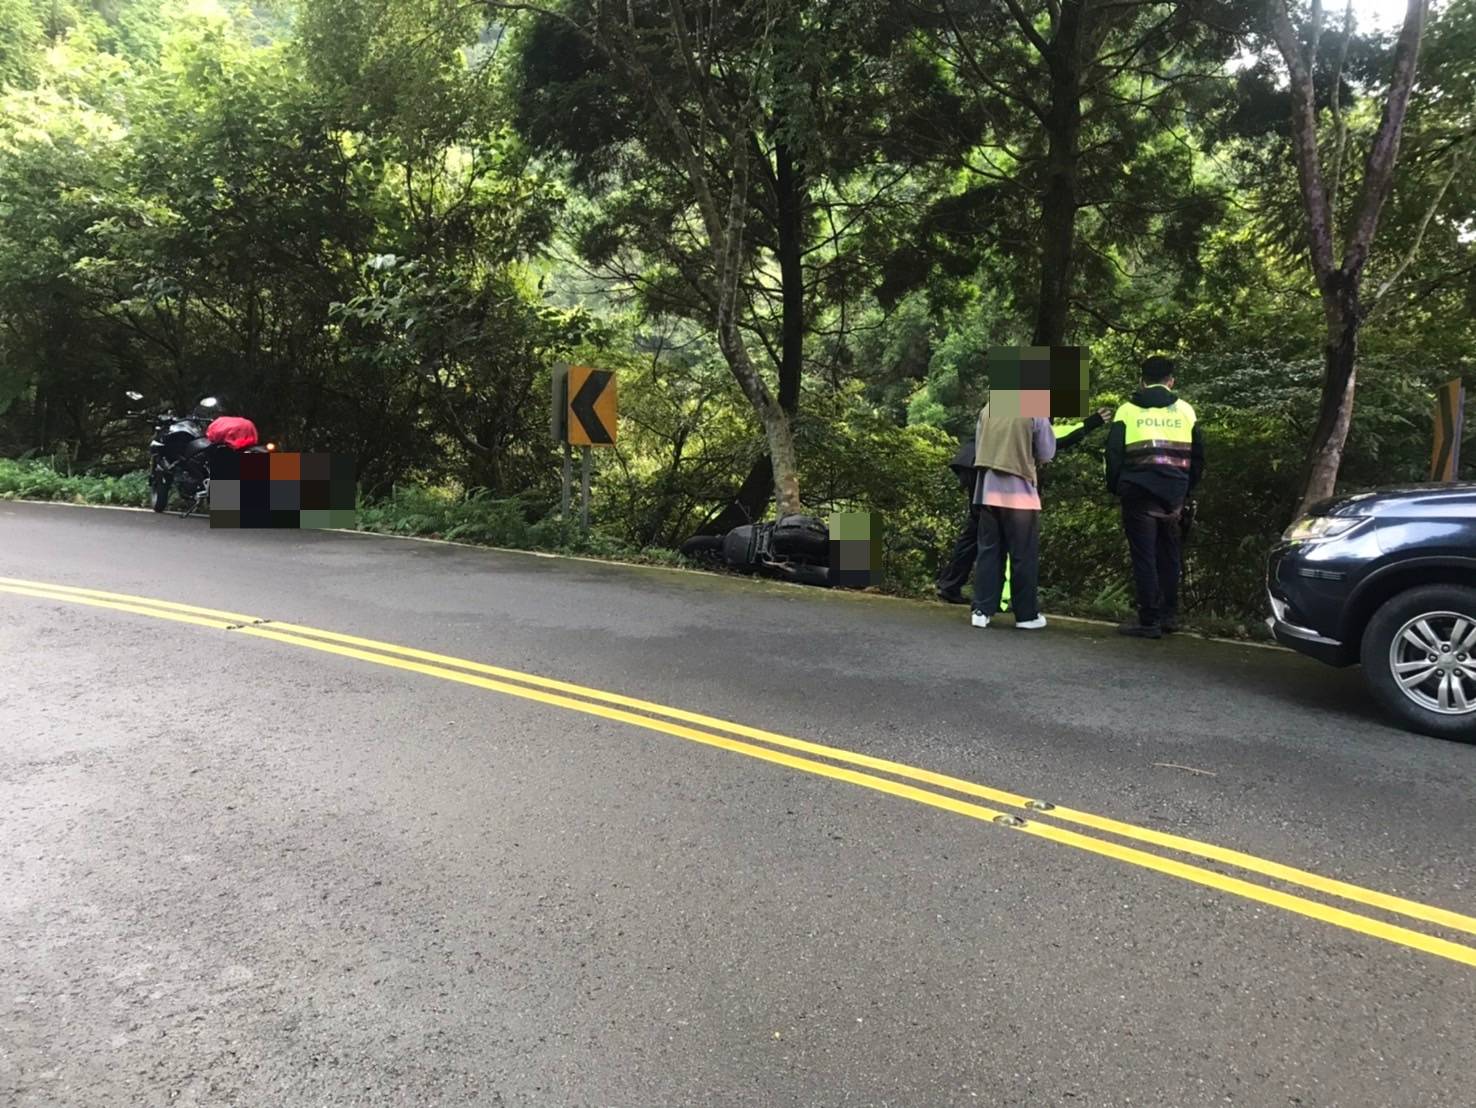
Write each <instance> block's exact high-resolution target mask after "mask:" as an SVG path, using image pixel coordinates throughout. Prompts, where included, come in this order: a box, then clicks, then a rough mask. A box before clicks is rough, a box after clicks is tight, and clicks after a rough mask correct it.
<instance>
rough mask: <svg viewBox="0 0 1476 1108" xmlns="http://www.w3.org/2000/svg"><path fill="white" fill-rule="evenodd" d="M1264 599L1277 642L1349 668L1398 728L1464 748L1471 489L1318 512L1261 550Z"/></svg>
mask: <svg viewBox="0 0 1476 1108" xmlns="http://www.w3.org/2000/svg"><path fill="white" fill-rule="evenodd" d="M1266 588H1267V591H1268V592H1269V593H1270V595H1271V612H1272V615H1271V618H1270V619H1269V620H1268V621H1267V622H1268V623H1269V624H1270V627H1271V631H1272V633H1273V634H1274V635H1275V636H1276V638H1277V641H1279V642H1281V643H1283V644H1285V645H1286V646H1289V647H1291V648H1292V649H1294V650H1299V651H1301V652H1302V653H1303V654H1308V655H1311V656H1312V657H1314V658H1317V659H1320V660H1321V661H1324V662H1327V663H1329V664H1331V665H1335V666H1347V665H1352V664H1354V663H1356V662H1361V663H1362V664H1363V669H1364V673H1365V674H1366V676H1367V679H1368V685H1369V688H1370V690H1371V691H1372V692H1373V695H1374V698H1375V699H1376V700H1377V701H1378V702H1379V704H1380V705H1381V706H1382V707H1383V708H1384V709H1385V710H1386V711H1387V712H1388V713H1389V714H1390V715H1392V716H1393V717H1395V718H1396V719H1397V720H1398V721H1399V722H1400V723H1402V724H1403V725H1404V726H1406V727H1408V728H1410V729H1412V730H1415V731H1420V732H1423V733H1425V734H1427V735H1436V736H1439V737H1441V738H1447V739H1460V740H1463V741H1466V742H1473V741H1476V484H1457V485H1417V486H1410V487H1406V488H1396V489H1381V490H1379V491H1378V492H1366V493H1358V494H1356V495H1353V496H1342V497H1337V498H1335V499H1333V500H1327V501H1324V502H1322V503H1321V504H1318V505H1316V506H1314V507H1313V508H1312V510H1311V511H1310V512H1309V513H1308V515H1307V516H1306V517H1304V518H1303V519H1300V520H1298V521H1297V522H1296V523H1294V524H1292V526H1291V527H1289V528H1287V530H1286V533H1285V534H1284V535H1283V536H1282V540H1281V542H1280V543H1278V544H1277V545H1276V547H1275V549H1273V550H1272V551H1271V557H1270V561H1269V564H1268V566H1267V571H1266Z"/></svg>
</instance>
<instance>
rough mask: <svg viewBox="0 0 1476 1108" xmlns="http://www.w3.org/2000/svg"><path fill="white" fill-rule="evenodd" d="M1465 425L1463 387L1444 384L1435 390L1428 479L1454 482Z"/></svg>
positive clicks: (1457, 383) (1451, 383)
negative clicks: (1433, 433) (1433, 424)
mask: <svg viewBox="0 0 1476 1108" xmlns="http://www.w3.org/2000/svg"><path fill="white" fill-rule="evenodd" d="M1465 424H1466V387H1465V386H1464V385H1463V384H1461V382H1460V381H1447V382H1446V383H1445V384H1443V385H1441V386H1440V387H1439V388H1438V389H1436V390H1435V444H1434V447H1433V448H1432V449H1431V451H1430V480H1431V481H1454V480H1455V479H1456V474H1457V473H1458V472H1459V471H1460V468H1461V435H1462V432H1464V431H1465Z"/></svg>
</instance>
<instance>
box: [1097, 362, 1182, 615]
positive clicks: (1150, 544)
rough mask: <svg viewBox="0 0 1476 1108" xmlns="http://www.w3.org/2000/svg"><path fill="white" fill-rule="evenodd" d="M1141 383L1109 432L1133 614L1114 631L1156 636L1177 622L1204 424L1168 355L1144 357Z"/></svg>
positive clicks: (1110, 469) (1110, 472)
mask: <svg viewBox="0 0 1476 1108" xmlns="http://www.w3.org/2000/svg"><path fill="white" fill-rule="evenodd" d="M1142 373H1143V382H1142V386H1143V387H1142V388H1140V389H1139V390H1138V391H1137V392H1135V393H1133V397H1132V399H1131V400H1129V401H1128V402H1127V403H1126V404H1123V405H1122V406H1121V407H1119V408H1118V409H1117V414H1116V415H1115V416H1114V417H1113V420H1112V428H1111V430H1109V431H1108V432H1107V488H1108V489H1109V490H1110V491H1111V492H1112V493H1113V494H1114V495H1115V496H1118V497H1120V498H1121V500H1122V527H1123V530H1124V531H1125V532H1126V533H1127V541H1128V553H1129V554H1130V555H1131V556H1132V561H1133V587H1134V590H1135V592H1136V593H1137V601H1138V618H1137V620H1136V621H1131V620H1130V621H1129V622H1127V623H1124V624H1123V625H1122V626H1121V627H1119V628H1118V629H1117V630H1118V632H1119V633H1120V634H1124V635H1132V636H1134V637H1137V638H1143V639H1157V638H1162V637H1163V633H1164V632H1165V631H1176V630H1178V618H1179V570H1180V567H1181V561H1180V531H1179V527H1180V519H1181V515H1182V512H1183V510H1184V502H1185V500H1187V499H1188V497H1189V495H1190V493H1192V492H1193V491H1194V487H1195V486H1196V485H1197V484H1199V479H1200V477H1202V476H1203V474H1204V432H1203V431H1202V429H1201V428H1200V427H1199V425H1198V424H1197V423H1196V422H1195V419H1194V409H1193V408H1191V407H1190V406H1189V405H1188V404H1187V403H1186V402H1185V401H1183V400H1180V399H1179V398H1178V396H1177V395H1175V393H1174V363H1173V361H1172V360H1171V359H1169V358H1164V357H1160V356H1155V357H1152V358H1149V359H1148V360H1147V361H1145V362H1144V363H1143V371H1142Z"/></svg>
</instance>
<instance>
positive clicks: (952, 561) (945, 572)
mask: <svg viewBox="0 0 1476 1108" xmlns="http://www.w3.org/2000/svg"><path fill="white" fill-rule="evenodd" d="M978 557H979V505H977V504H975V505H974V506H973V507H971V508H970V509H969V518H968V519H966V520H964V525H963V530H962V531H960V532H959V533H958V538H957V539H955V540H954V543H953V553H952V554H950V555H949V556H948V564H947V565H945V566H944V567H943V568H942V570H940V571H939V573H938V591H939V592H949V593H955V592H958V591H959V590H960V589H962V588H963V587H964V586H965V585H967V584H968V583H969V574H971V573H973V572H974V562H975V561H977V560H978Z"/></svg>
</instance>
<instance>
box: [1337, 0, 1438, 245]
mask: <svg viewBox="0 0 1476 1108" xmlns="http://www.w3.org/2000/svg"><path fill="white" fill-rule="evenodd" d="M1428 8H1429V0H1409V5H1408V7H1406V8H1405V12H1404V26H1403V28H1401V29H1400V32H1399V43H1398V45H1397V46H1395V48H1394V73H1393V76H1392V77H1391V78H1390V80H1389V96H1388V99H1387V100H1385V101H1384V116H1383V118H1382V119H1381V120H1379V129H1378V132H1377V133H1376V134H1375V135H1374V140H1373V145H1372V146H1370V147H1369V151H1368V161H1367V163H1366V168H1365V169H1364V172H1363V194H1362V196H1361V197H1360V198H1359V201H1358V216H1357V218H1356V219H1355V221H1354V223H1353V233H1352V234H1351V235H1350V236H1349V238H1348V250H1347V253H1346V254H1344V255H1343V269H1344V270H1345V271H1346V272H1348V273H1357V272H1359V271H1360V270H1361V269H1362V268H1363V265H1364V263H1365V262H1366V261H1367V260H1368V250H1369V247H1370V245H1371V244H1372V243H1373V237H1374V231H1376V230H1377V229H1378V225H1379V212H1380V210H1381V209H1382V208H1383V206H1384V201H1385V200H1387V199H1388V197H1389V191H1390V189H1391V188H1392V187H1393V184H1394V163H1395V162H1396V161H1397V160H1398V158H1399V140H1400V138H1401V136H1402V135H1403V133H1404V118H1405V114H1406V113H1407V111H1408V109H1409V95H1410V92H1411V90H1412V89H1413V88H1414V82H1415V72H1416V70H1417V68H1418V65H1419V58H1420V39H1421V38H1422V37H1423V35H1424V31H1425V14H1426V12H1427V10H1428Z"/></svg>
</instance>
